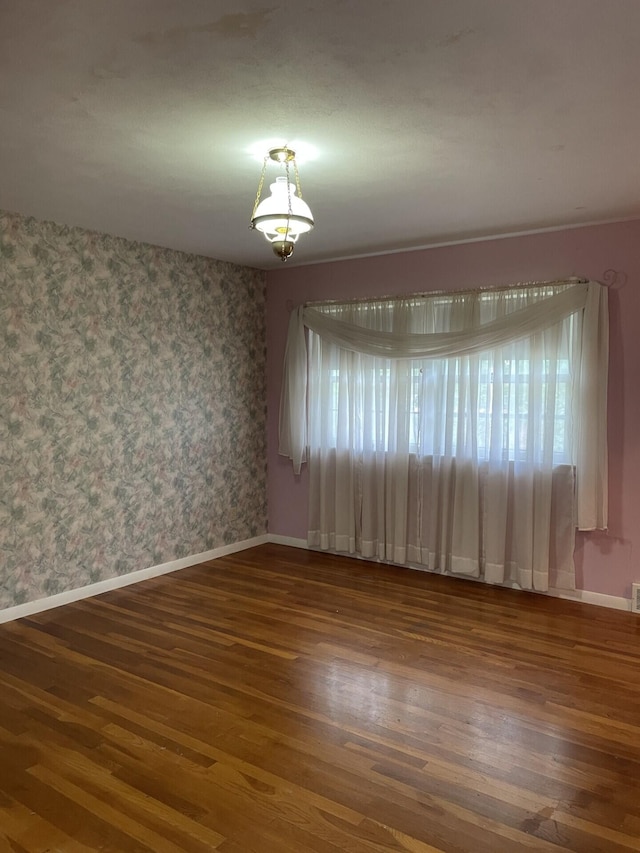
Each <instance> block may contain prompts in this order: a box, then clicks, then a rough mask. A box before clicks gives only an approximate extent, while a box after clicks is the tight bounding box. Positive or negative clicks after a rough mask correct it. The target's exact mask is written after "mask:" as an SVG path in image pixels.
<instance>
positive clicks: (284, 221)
mask: <svg viewBox="0 0 640 853" xmlns="http://www.w3.org/2000/svg"><path fill="white" fill-rule="evenodd" d="M287 188H288V189H289V192H290V193H291V200H289V196H288V193H287ZM269 189H270V190H271V195H270V196H268V198H265V199H263V200H262V201H261V202H260V204H259V205H258V207H257V208H256V212H255V213H254V215H253V218H252V220H251V224H252V225H253V227H254V228H257V229H258V231H261V232H262V233H263V234H264V236H265V237H266V238H267V240H268V241H269V242H270V243H277V242H279V241H282V240H285V239H286V240H287V241H288V242H291V243H295V242H296V240H297V239H298V237H299V236H300V235H301V234H305V233H306V232H307V231H311V229H312V228H313V216H312V214H311V210H310V209H309V205H308V204H307V203H306V202H305V201H303V200H302V199H301V198H299V197H298V196H297V195H296V188H295V186H294V185H293V184H291V183H290V182H289V183H287V178H286V177H285V176H281V177H279V178H276V181H275V183H274V184H271V186H270V187H269ZM289 201H291V213H289Z"/></svg>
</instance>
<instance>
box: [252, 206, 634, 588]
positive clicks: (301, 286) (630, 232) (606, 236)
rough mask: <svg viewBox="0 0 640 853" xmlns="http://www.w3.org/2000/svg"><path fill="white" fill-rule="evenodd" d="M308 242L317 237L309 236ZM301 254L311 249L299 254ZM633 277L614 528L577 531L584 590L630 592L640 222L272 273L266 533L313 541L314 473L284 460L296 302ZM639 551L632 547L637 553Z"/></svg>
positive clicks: (614, 364) (619, 356)
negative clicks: (281, 415)
mask: <svg viewBox="0 0 640 853" xmlns="http://www.w3.org/2000/svg"><path fill="white" fill-rule="evenodd" d="M309 239H313V236H312V235H311V236H310V238H309ZM297 252H298V253H299V255H303V254H304V242H301V243H300V246H299V247H298V249H297ZM610 269H614V270H617V271H619V272H623V273H625V274H626V277H627V279H626V283H625V284H624V285H623V286H619V285H616V286H615V287H614V288H611V290H610V294H609V310H610V321H611V324H610V327H611V350H610V370H609V524H610V527H609V531H608V532H607V533H603V532H596V533H588V534H579V535H578V541H577V546H576V570H577V579H578V586H579V588H581V589H584V590H590V591H593V592H599V593H605V594H608V595H615V596H624V597H626V598H628V597H630V595H631V588H630V584H631V582H632V581H633V580H640V565H638V554H639V553H640V381H639V380H640V221H634V222H622V223H615V224H609V225H594V226H589V227H586V228H572V229H567V230H564V231H555V232H550V233H546V234H534V235H529V236H524V237H510V238H506V239H498V240H487V241H483V242H477V243H466V244H459V245H455V246H446V247H442V248H434V249H426V250H421V251H415V252H406V253H402V254H395V255H383V256H380V257H374V258H362V259H359V260H352V261H337V262H335V263H328V264H314V265H310V266H303V267H288V268H287V267H285V268H282V269H279V270H276V271H273V272H269V273H268V274H267V374H268V375H267V395H268V501H269V531H270V533H274V534H279V535H281V536H291V537H295V538H301V539H306V535H307V532H306V531H307V486H308V482H307V472H306V469H304V470H303V473H302V475H301V476H300V477H295V476H294V474H293V472H292V469H291V463H290V462H289V461H288V460H287V459H285V458H283V457H281V456H278V408H279V400H280V382H281V370H282V359H283V355H284V345H285V339H286V331H287V323H288V320H289V309H290V307H291V305H298V304H299V303H301V302H306V301H311V300H318V299H341V298H345V299H348V298H351V297H357V296H377V295H383V294H394V293H412V292H417V291H427V290H459V289H463V288H468V287H477V286H482V287H487V286H492V285H505V284H511V283H513V282H517V281H530V280H540V279H552V278H562V277H565V276H569V275H583V276H586V277H588V278H592V279H596V280H598V281H603V275H604V273H605V271H607V270H610ZM634 545H635V548H634Z"/></svg>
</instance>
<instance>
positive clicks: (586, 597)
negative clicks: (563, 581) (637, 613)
mask: <svg viewBox="0 0 640 853" xmlns="http://www.w3.org/2000/svg"><path fill="white" fill-rule="evenodd" d="M547 595H553V596H555V597H556V598H564V599H566V600H567V601H579V602H582V604H595V605H597V606H598V607H610V608H612V609H613V610H631V599H630V598H622V597H621V596H617V595H605V594H604V593H603V592H591V591H590V590H588V589H576V590H575V591H572V590H564V589H550V590H549V592H548V593H547Z"/></svg>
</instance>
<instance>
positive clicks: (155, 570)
mask: <svg viewBox="0 0 640 853" xmlns="http://www.w3.org/2000/svg"><path fill="white" fill-rule="evenodd" d="M267 542H271V543H273V544H274V545H287V546H288V547H290V548H302V549H304V550H309V546H308V545H307V540H306V539H296V538H294V537H292V536H280V535H278V534H276V533H268V534H264V535H262V536H254V537H253V538H252V539H245V540H244V541H242V542H234V543H233V544H232V545H223V546H222V547H220V548H214V549H213V550H211V551H205V552H204V553H202V554H193V555H192V556H190V557H182V558H181V559H179V560H172V561H171V562H170V563H161V564H160V565H158V566H150V567H149V568H148V569H140V570H139V571H137V572H130V573H129V574H127V575H120V576H118V577H115V578H108V579H107V580H104V581H99V582H98V583H92V584H89V585H88V586H83V587H80V588H78V589H70V590H68V591H67V592H61V593H58V594H57V595H51V596H49V597H48V598H39V599H37V600H36V601H27V602H26V603H25V604H17V605H16V606H15V607H7V608H6V610H0V624H2V623H3V622H12V621H13V620H14V619H22V618H23V617H25V616H33V614H35V613H42V612H43V611H45V610H51V609H53V608H54V607H60V606H62V605H63V604H71V602H73V601H80V600H81V599H83V598H91V597H92V596H94V595H100V594H101V593H103V592H110V591H111V590H114V589H121V588H122V587H125V586H129V585H131V584H134V583H140V581H145V580H149V579H150V578H157V577H159V576H160V575H166V574H169V573H170V572H177V571H178V570H179V569H186V568H188V567H189V566H196V565H198V563H206V562H208V561H209V560H216V559H218V557H225V556H227V554H235V553H237V552H238V551H245V550H247V549H248V548H255V547H256V545H264V544H266V543H267ZM321 553H333V552H329V551H325V552H321ZM342 556H351V557H353V558H355V559H362V558H361V557H358V555H357V554H344V555H342ZM373 562H379V561H377V560H374V561H373ZM540 594H541V595H551V596H554V597H556V598H563V599H567V600H568V601H578V602H582V603H583V604H595V605H597V606H599V607H609V608H612V609H614V610H627V611H630V610H631V599H630V598H622V597H618V596H615V595H605V594H604V593H601V592H590V591H589V590H586V589H582V590H581V589H578V590H575V592H572V591H565V590H557V589H550V590H549V592H548V593H540Z"/></svg>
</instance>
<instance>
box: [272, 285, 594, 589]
mask: <svg viewBox="0 0 640 853" xmlns="http://www.w3.org/2000/svg"><path fill="white" fill-rule="evenodd" d="M304 325H307V326H309V327H310V331H309V333H308V351H307V346H306V344H305V339H304V328H303V327H304ZM607 328H608V326H607V315H606V289H604V288H602V287H601V286H600V285H597V284H593V283H590V284H588V285H585V284H575V283H568V282H563V283H556V284H547V285H543V286H529V287H518V288H510V289H506V290H496V291H475V292H472V293H452V294H434V295H424V296H419V297H411V298H407V299H385V300H378V301H367V302H356V303H346V304H341V305H337V304H329V305H325V306H316V307H314V308H312V309H309V308H305V309H304V310H301V311H300V312H299V313H298V315H297V316H296V317H295V318H294V319H293V320H292V325H291V331H290V337H289V342H288V352H287V367H286V370H285V384H284V388H283V398H282V408H281V451H284V452H285V453H287V455H291V456H292V458H293V457H294V456H295V452H292V449H294V450H295V449H296V448H297V451H298V453H300V458H303V457H302V454H304V451H305V447H307V446H308V459H309V476H310V496H309V497H310V512H309V533H308V538H309V544H310V545H311V546H312V547H319V548H326V549H332V550H338V551H346V552H350V553H359V554H361V555H363V556H365V557H376V558H379V559H382V560H387V561H392V562H396V563H414V564H418V565H423V566H426V567H428V568H430V569H433V570H440V571H448V572H452V573H456V574H462V575H468V576H473V577H482V578H484V579H485V580H487V581H489V582H492V583H505V582H510V581H515V582H517V583H518V584H519V585H520V586H522V587H524V588H535V589H540V590H545V589H547V588H548V586H549V582H550V580H551V583H552V585H554V586H557V587H561V588H562V587H564V588H572V587H573V586H574V584H575V581H574V570H573V546H574V531H575V527H576V526H580V527H583V528H593V527H604V526H606V413H605V411H604V410H603V407H606V352H607ZM416 355H417V356H420V357H416ZM407 356H410V357H407ZM424 356H428V357H424ZM307 376H308V383H309V384H308V411H307V414H308V418H305V412H304V399H303V396H302V395H303V394H304V391H305V389H304V384H305V380H306V377H307ZM305 428H306V430H308V432H305ZM294 462H295V459H294Z"/></svg>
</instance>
